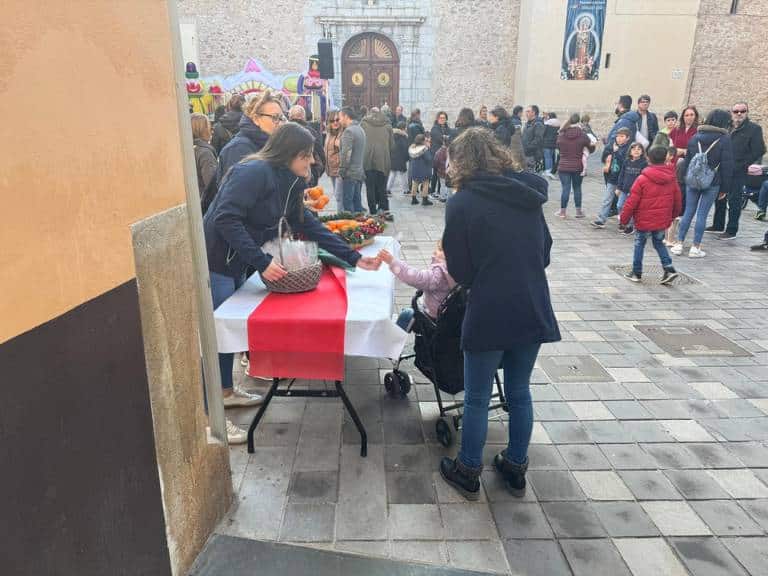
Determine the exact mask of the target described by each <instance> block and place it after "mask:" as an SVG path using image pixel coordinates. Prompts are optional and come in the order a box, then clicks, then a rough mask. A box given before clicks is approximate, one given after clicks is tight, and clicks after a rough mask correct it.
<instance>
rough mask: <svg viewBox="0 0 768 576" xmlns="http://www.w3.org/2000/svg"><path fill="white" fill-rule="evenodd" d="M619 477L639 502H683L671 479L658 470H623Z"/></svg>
mask: <svg viewBox="0 0 768 576" xmlns="http://www.w3.org/2000/svg"><path fill="white" fill-rule="evenodd" d="M619 476H621V479H622V480H623V481H624V484H626V485H627V487H628V488H629V489H630V490H631V491H632V493H633V494H634V495H635V498H637V499H638V500H682V498H683V497H682V496H681V495H680V493H679V492H678V491H677V490H676V489H675V487H674V486H673V485H672V483H671V482H670V481H669V479H668V478H667V477H666V476H664V474H662V473H661V472H659V471H658V470H621V471H619Z"/></svg>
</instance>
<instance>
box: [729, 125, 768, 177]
mask: <svg viewBox="0 0 768 576" xmlns="http://www.w3.org/2000/svg"><path fill="white" fill-rule="evenodd" d="M731 142H733V164H734V169H735V170H736V171H737V172H738V173H739V174H743V173H745V172H746V171H747V167H748V166H749V165H750V164H757V163H758V162H759V161H760V158H762V157H763V154H765V141H764V140H763V129H762V128H760V126H759V125H758V124H755V123H754V122H752V121H751V120H750V119H749V118H747V119H746V120H744V122H743V123H742V124H741V126H739V127H738V128H734V129H733V130H731Z"/></svg>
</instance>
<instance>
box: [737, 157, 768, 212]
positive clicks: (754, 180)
mask: <svg viewBox="0 0 768 576" xmlns="http://www.w3.org/2000/svg"><path fill="white" fill-rule="evenodd" d="M760 168H761V170H760V174H752V173H750V174H748V175H747V178H746V181H745V182H744V189H743V190H742V196H741V209H742V210H744V209H745V208H746V207H747V205H748V204H749V201H750V200H752V202H754V203H755V204H757V199H758V196H759V195H760V187H761V186H762V185H763V182H765V181H766V180H768V165H763V166H760ZM751 169H752V167H750V170H751Z"/></svg>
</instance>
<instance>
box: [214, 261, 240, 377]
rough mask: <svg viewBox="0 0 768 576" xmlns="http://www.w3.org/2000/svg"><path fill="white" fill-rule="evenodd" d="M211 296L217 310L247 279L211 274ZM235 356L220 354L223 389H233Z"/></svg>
mask: <svg viewBox="0 0 768 576" xmlns="http://www.w3.org/2000/svg"><path fill="white" fill-rule="evenodd" d="M210 276H211V296H212V297H213V309H214V310H216V308H218V307H219V306H221V305H222V303H223V302H224V301H225V300H226V299H227V298H229V297H230V296H232V294H234V293H235V291H236V290H237V289H238V288H240V286H242V285H243V283H244V282H245V278H241V279H240V280H238V281H236V280H235V279H234V278H232V277H230V276H225V275H224V274H217V273H216V272H211V273H210ZM234 359H235V355H234V354H219V370H221V387H222V388H223V389H225V390H226V389H228V388H232V387H233V386H234V382H233V379H232V363H233V362H234Z"/></svg>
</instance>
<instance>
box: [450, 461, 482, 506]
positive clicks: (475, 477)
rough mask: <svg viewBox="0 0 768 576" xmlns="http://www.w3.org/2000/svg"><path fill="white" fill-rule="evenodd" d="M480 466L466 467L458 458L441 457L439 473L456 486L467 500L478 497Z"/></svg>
mask: <svg viewBox="0 0 768 576" xmlns="http://www.w3.org/2000/svg"><path fill="white" fill-rule="evenodd" d="M482 470H483V469H482V467H480V468H468V467H466V466H464V464H462V463H461V462H460V461H459V459H458V458H456V459H455V460H454V459H453V458H447V457H446V458H443V459H442V460H441V461H440V475H441V476H442V477H443V478H444V479H445V481H446V482H448V484H450V485H451V486H453V487H454V488H456V490H458V491H459V492H460V493H461V495H462V496H464V498H466V499H467V500H478V499H479V498H480V472H482Z"/></svg>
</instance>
